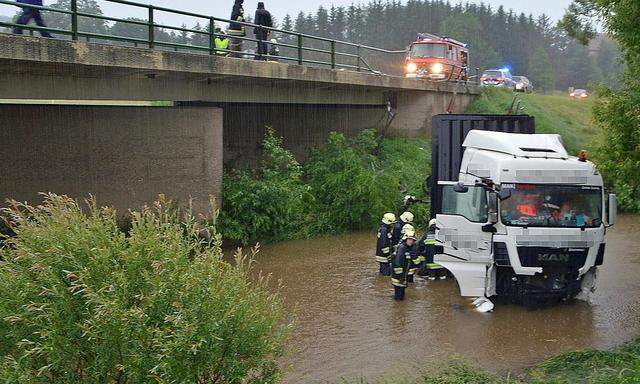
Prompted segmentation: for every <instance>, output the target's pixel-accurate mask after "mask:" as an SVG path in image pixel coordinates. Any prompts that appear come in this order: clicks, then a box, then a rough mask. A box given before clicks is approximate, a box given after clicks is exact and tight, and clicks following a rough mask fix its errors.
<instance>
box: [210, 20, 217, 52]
mask: <svg viewBox="0 0 640 384" xmlns="http://www.w3.org/2000/svg"><path fill="white" fill-rule="evenodd" d="M209 54H210V55H215V54H216V19H214V18H213V17H210V18H209Z"/></svg>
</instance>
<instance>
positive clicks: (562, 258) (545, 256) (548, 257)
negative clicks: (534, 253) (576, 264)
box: [538, 253, 569, 263]
mask: <svg viewBox="0 0 640 384" xmlns="http://www.w3.org/2000/svg"><path fill="white" fill-rule="evenodd" d="M538 261H540V262H549V261H555V262H562V263H568V262H569V254H567V253H539V254H538Z"/></svg>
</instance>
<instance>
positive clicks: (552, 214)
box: [434, 130, 616, 306]
mask: <svg viewBox="0 0 640 384" xmlns="http://www.w3.org/2000/svg"><path fill="white" fill-rule="evenodd" d="M463 147H464V155H463V157H462V162H461V165H460V173H459V180H458V181H457V182H446V181H440V182H439V184H440V185H441V186H442V209H441V213H438V214H437V215H436V219H437V231H436V241H437V244H438V245H439V246H438V247H437V251H436V253H437V254H436V256H435V259H434V261H435V262H437V263H439V264H441V265H442V266H444V267H445V268H447V269H448V270H449V271H450V272H451V273H452V274H453V275H454V276H455V278H456V280H457V282H458V284H459V287H460V293H461V295H462V296H470V297H486V298H488V297H492V296H496V295H497V296H503V297H506V298H508V300H510V301H512V302H514V303H518V304H524V305H527V306H530V305H531V306H544V305H549V304H553V303H556V302H558V301H560V300H563V299H568V298H572V297H575V296H576V295H577V294H578V293H579V292H580V291H581V290H583V289H593V284H594V283H595V272H596V267H597V266H598V265H601V264H602V262H603V258H604V248H605V232H606V227H607V226H609V225H613V224H614V222H615V218H616V199H615V195H608V196H605V191H604V186H603V181H602V176H601V175H600V173H599V172H598V170H597V169H596V167H595V165H594V164H593V163H591V162H589V161H587V160H586V157H585V156H584V154H581V157H580V158H578V157H572V156H569V154H568V153H567V151H566V149H565V148H564V145H563V143H562V139H561V138H560V136H559V135H549V134H517V133H503V132H492V131H482V130H472V131H470V132H469V133H468V135H467V137H466V139H465V141H464V143H463ZM587 285H589V286H587Z"/></svg>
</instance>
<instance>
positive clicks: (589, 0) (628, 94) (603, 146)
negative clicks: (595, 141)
mask: <svg viewBox="0 0 640 384" xmlns="http://www.w3.org/2000/svg"><path fill="white" fill-rule="evenodd" d="M594 18H597V19H598V20H600V21H601V22H603V23H604V27H605V29H606V30H607V32H608V33H609V34H610V35H611V36H612V37H613V38H614V39H615V40H616V41H617V42H618V44H619V45H620V49H621V50H622V53H623V59H624V63H625V72H624V75H623V85H622V88H621V89H620V90H619V91H613V90H611V89H607V88H605V87H601V88H600V90H599V95H600V97H599V98H598V100H597V102H596V103H595V105H594V117H595V121H596V122H597V123H598V125H599V126H600V127H601V128H602V129H601V132H602V138H601V142H600V150H599V151H598V152H597V157H598V160H599V166H600V167H601V169H602V170H603V174H604V175H605V178H606V180H607V182H608V183H609V184H610V185H611V186H613V187H614V189H615V191H616V193H617V194H618V198H619V202H620V207H621V208H622V209H627V210H631V211H635V212H640V199H638V196H640V150H639V149H640V113H638V105H640V79H639V77H638V68H640V29H639V28H638V20H640V2H638V1H616V0H575V1H574V2H573V3H572V5H571V6H570V7H569V10H568V12H567V14H566V15H565V16H564V18H563V20H562V26H563V27H564V29H565V30H566V31H567V33H568V34H569V35H570V36H572V37H575V38H577V39H578V40H580V41H581V42H583V43H586V42H587V41H588V39H589V38H591V37H592V36H594V28H593V22H592V20H593V19H594Z"/></svg>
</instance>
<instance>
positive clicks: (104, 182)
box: [0, 104, 223, 216]
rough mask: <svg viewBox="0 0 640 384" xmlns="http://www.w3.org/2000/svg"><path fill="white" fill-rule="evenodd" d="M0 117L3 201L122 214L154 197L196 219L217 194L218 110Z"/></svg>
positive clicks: (46, 110)
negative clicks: (68, 202)
mask: <svg viewBox="0 0 640 384" xmlns="http://www.w3.org/2000/svg"><path fill="white" fill-rule="evenodd" d="M0 118H1V119H2V124H0V153H2V161H1V162H0V175H2V177H1V182H0V199H2V200H3V201H4V200H5V199H7V198H13V199H16V200H20V201H25V200H26V201H29V202H32V203H37V202H38V201H39V200H40V199H39V197H38V193H39V192H54V193H58V194H67V195H69V196H71V197H74V198H78V199H82V198H85V197H88V196H89V194H93V195H95V197H96V199H97V201H98V204H99V205H109V206H114V207H115V208H116V209H117V210H118V212H119V216H122V215H124V214H125V212H126V210H127V209H128V208H140V207H141V206H142V205H143V204H145V203H150V202H152V201H153V200H154V198H155V197H157V195H158V194H159V193H164V194H165V195H167V197H169V198H175V199H178V200H180V201H182V202H185V201H187V200H188V199H189V198H190V197H192V198H193V199H194V200H193V203H194V210H195V211H196V212H203V213H204V212H208V200H209V196H210V195H216V196H218V197H219V196H220V192H221V184H222V151H223V149H222V148H223V142H222V110H221V109H220V108H213V107H131V106H117V107H105V106H79V105H19V104H11V105H9V104H5V105H0ZM3 205H4V204H3Z"/></svg>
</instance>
